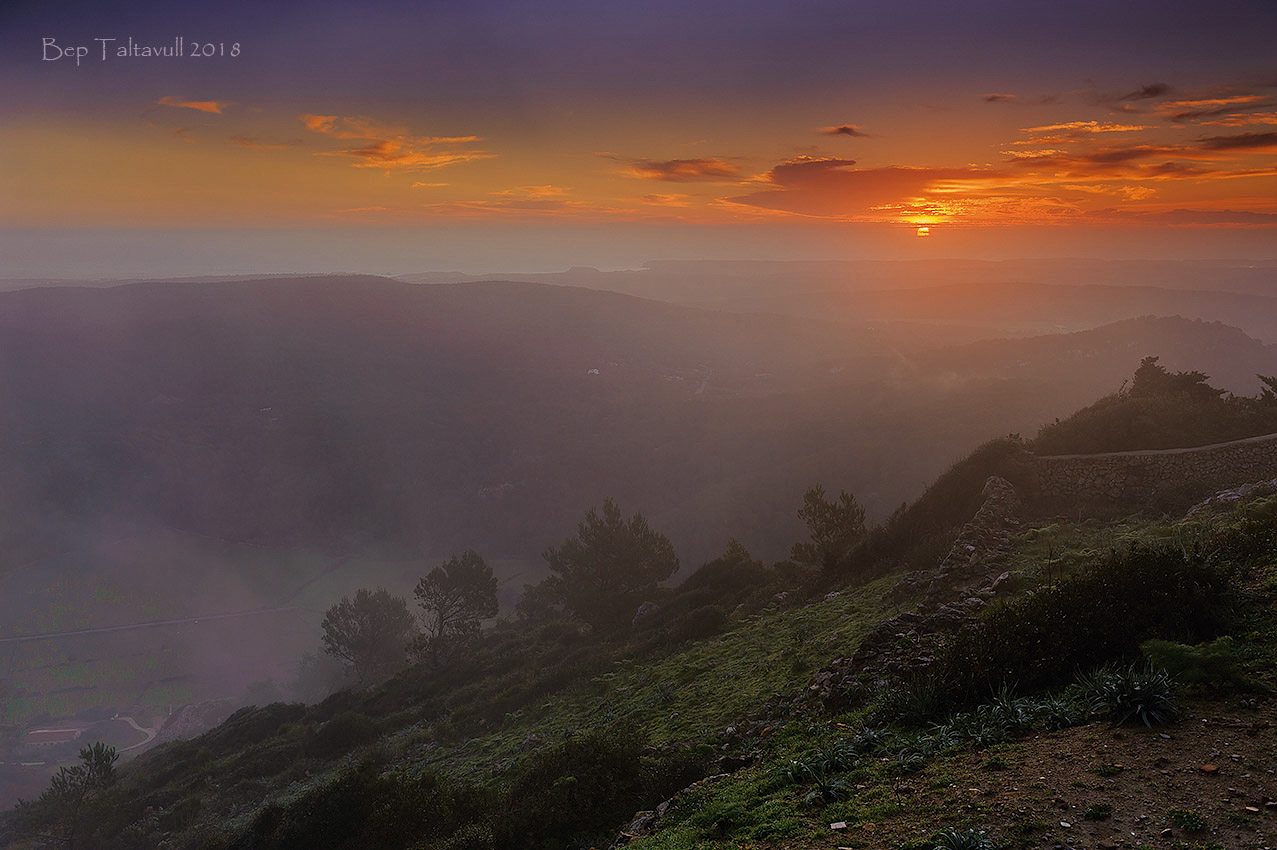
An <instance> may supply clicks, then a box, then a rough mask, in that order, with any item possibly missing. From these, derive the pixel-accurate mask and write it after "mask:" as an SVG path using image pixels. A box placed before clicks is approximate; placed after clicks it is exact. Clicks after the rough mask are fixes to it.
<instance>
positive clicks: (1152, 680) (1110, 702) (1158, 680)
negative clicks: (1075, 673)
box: [1082, 667, 1180, 729]
mask: <svg viewBox="0 0 1277 850" xmlns="http://www.w3.org/2000/svg"><path fill="white" fill-rule="evenodd" d="M1173 690H1174V686H1173V683H1172V680H1171V677H1170V676H1169V675H1167V673H1166V671H1164V670H1154V669H1152V668H1148V667H1145V668H1139V667H1129V668H1126V669H1113V668H1101V669H1100V670H1098V671H1097V672H1096V673H1094V674H1092V675H1091V676H1089V677H1087V679H1086V681H1085V682H1084V684H1083V686H1082V691H1083V695H1084V697H1085V698H1086V699H1087V700H1088V701H1089V702H1090V705H1091V711H1092V712H1093V713H1095V714H1098V715H1101V716H1103V717H1104V718H1106V719H1107V720H1109V721H1110V722H1112V724H1113V725H1114V726H1117V725H1120V724H1122V723H1125V722H1127V721H1128V720H1139V721H1140V722H1141V723H1143V724H1144V725H1145V726H1147V727H1149V728H1150V729H1151V728H1152V727H1153V726H1155V725H1162V724H1164V723H1170V722H1172V721H1174V720H1178V719H1179V715H1180V707H1179V705H1178V704H1177V703H1176V702H1175V700H1174V699H1172V691H1173Z"/></svg>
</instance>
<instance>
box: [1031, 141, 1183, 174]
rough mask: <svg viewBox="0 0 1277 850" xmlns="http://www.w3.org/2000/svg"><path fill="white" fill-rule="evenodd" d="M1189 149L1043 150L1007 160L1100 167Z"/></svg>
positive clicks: (1041, 165) (1180, 153)
mask: <svg viewBox="0 0 1277 850" xmlns="http://www.w3.org/2000/svg"><path fill="white" fill-rule="evenodd" d="M1191 150H1192V149H1191V148H1185V147H1175V146H1172V145H1127V146H1122V147H1111V148H1104V149H1102V150H1098V151H1094V152H1092V153H1080V154H1061V153H1047V154H1043V155H1041V156H1019V157H1016V158H1015V159H1013V160H1009V162H1011V163H1012V164H1014V165H1017V166H1020V167H1023V168H1084V169H1087V170H1097V169H1098V170H1104V169H1113V168H1118V167H1121V166H1125V165H1126V164H1128V163H1132V162H1137V161H1139V160H1143V159H1151V158H1153V157H1159V156H1169V157H1183V156H1186V155H1189V154H1190V153H1191Z"/></svg>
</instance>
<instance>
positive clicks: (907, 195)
mask: <svg viewBox="0 0 1277 850" xmlns="http://www.w3.org/2000/svg"><path fill="white" fill-rule="evenodd" d="M855 164H856V163H855V161H854V160H850V159H835V158H832V157H831V158H825V159H819V158H813V157H804V158H800V159H796V160H791V161H790V162H786V163H782V164H781V165H777V166H776V167H775V168H773V169H772V170H771V171H769V172H767V174H766V175H764V178H763V179H764V180H766V181H767V182H768V183H769V184H771V188H768V189H765V190H762V191H758V192H752V193H750V194H748V195H741V196H739V197H735V198H729V199H728V200H730V201H732V202H733V203H737V204H745V205H747V206H753V207H761V208H763V209H770V210H781V211H784V212H792V213H798V214H800V215H811V216H825V217H833V218H843V217H853V216H861V215H866V214H871V213H873V211H874V208H880V207H883V206H884V205H888V204H896V205H898V204H901V203H906V202H913V201H912V200H911V199H917V198H918V197H919V196H920V195H921V194H922V193H924V192H925V191H926V190H927V189H928V188H930V187H931V186H933V185H935V184H936V183H937V182H940V181H945V180H962V179H975V178H981V177H989V176H992V172H988V171H980V170H976V169H969V168H944V169H941V168H903V167H898V166H892V167H889V168H861V169H856V168H852V166H854V165H855Z"/></svg>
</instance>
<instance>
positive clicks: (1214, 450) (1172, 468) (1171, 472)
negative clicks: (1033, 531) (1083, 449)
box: [1033, 434, 1277, 501]
mask: <svg viewBox="0 0 1277 850" xmlns="http://www.w3.org/2000/svg"><path fill="white" fill-rule="evenodd" d="M1033 464H1034V467H1035V471H1036V473H1037V484H1038V492H1039V494H1040V495H1042V496H1063V497H1083V498H1100V499H1111V500H1115V501H1116V500H1127V499H1144V498H1147V497H1149V496H1151V495H1153V494H1154V493H1155V492H1157V490H1158V489H1159V488H1161V487H1163V486H1168V485H1176V484H1185V485H1200V486H1201V487H1202V488H1203V489H1220V488H1224V487H1230V486H1234V485H1237V484H1240V483H1243V482H1246V481H1256V480H1259V479H1261V478H1273V477H1277V434H1268V435H1265V436H1262V437H1251V438H1249V439H1246V440H1235V441H1233V442H1231V443H1216V444H1215V445H1212V446H1200V447H1198V448H1191V449H1165V450H1162V451H1143V452H1113V453H1111V454H1094V455H1054V456H1047V457H1035V458H1034V459H1033Z"/></svg>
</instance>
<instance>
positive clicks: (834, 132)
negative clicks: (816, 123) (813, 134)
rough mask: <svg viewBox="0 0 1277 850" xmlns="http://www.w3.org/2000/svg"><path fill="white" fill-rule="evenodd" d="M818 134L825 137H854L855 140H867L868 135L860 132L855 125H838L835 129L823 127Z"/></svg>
mask: <svg viewBox="0 0 1277 850" xmlns="http://www.w3.org/2000/svg"><path fill="white" fill-rule="evenodd" d="M820 132H822V133H824V134H825V135H826V136H855V137H857V138H861V139H863V138H867V137H868V136H869V134H868V133H866V132H864V131H863V130H861V129H860V128H859V127H857V126H856V125H855V124H839V125H838V126H837V127H825V128H823V129H822V130H821V131H820Z"/></svg>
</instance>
